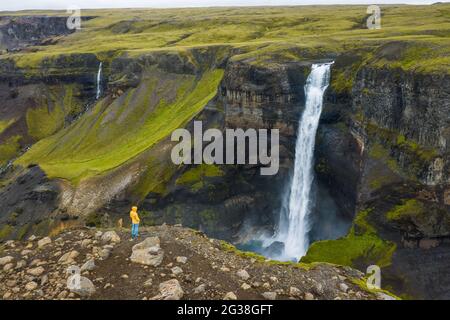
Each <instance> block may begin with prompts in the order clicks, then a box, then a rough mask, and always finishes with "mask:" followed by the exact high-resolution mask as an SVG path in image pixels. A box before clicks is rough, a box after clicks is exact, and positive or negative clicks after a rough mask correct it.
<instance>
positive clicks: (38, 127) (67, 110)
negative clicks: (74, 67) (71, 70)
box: [26, 85, 81, 141]
mask: <svg viewBox="0 0 450 320" xmlns="http://www.w3.org/2000/svg"><path fill="white" fill-rule="evenodd" d="M74 90H76V88H75V85H65V86H63V87H62V88H61V87H60V86H55V87H52V86H45V87H44V88H43V92H42V94H41V95H40V96H39V97H38V98H37V99H36V100H37V101H35V103H36V104H37V107H34V108H29V109H28V110H27V113H26V123H27V127H28V134H29V135H30V136H31V137H32V138H33V139H34V140H36V141H37V140H41V139H43V138H46V137H48V136H50V135H52V134H54V133H55V132H57V131H58V130H60V129H61V128H63V127H64V124H65V121H66V117H67V116H69V115H73V114H76V113H78V112H80V110H81V102H80V101H79V100H78V99H76V98H74V94H73V93H74V92H73V91H74Z"/></svg>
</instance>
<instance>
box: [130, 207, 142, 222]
mask: <svg viewBox="0 0 450 320" xmlns="http://www.w3.org/2000/svg"><path fill="white" fill-rule="evenodd" d="M130 218H131V222H132V223H135V224H136V223H139V222H140V221H141V219H139V216H138V213H137V207H133V208H131V211H130Z"/></svg>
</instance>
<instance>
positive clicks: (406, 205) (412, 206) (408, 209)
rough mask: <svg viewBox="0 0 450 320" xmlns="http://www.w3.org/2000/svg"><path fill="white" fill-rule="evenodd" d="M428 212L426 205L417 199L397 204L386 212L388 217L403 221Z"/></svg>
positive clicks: (391, 219) (392, 219)
mask: <svg viewBox="0 0 450 320" xmlns="http://www.w3.org/2000/svg"><path fill="white" fill-rule="evenodd" d="M424 214H426V208H425V205H424V204H423V203H422V202H421V201H419V200H417V199H409V200H406V201H404V202H403V204H400V205H397V206H395V207H394V208H393V209H392V210H390V211H388V212H387V213H386V218H387V219H388V220H390V221H401V220H405V219H414V218H417V217H420V216H423V215H424Z"/></svg>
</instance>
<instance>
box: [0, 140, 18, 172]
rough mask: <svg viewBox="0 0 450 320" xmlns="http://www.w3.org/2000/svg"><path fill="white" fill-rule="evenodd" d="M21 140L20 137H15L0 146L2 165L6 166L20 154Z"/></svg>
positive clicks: (0, 161) (0, 162)
mask: <svg viewBox="0 0 450 320" xmlns="http://www.w3.org/2000/svg"><path fill="white" fill-rule="evenodd" d="M20 139H21V137H20V136H13V137H10V138H9V139H7V140H6V141H5V142H3V143H2V144H0V165H4V164H5V163H7V162H8V161H9V160H11V159H12V158H14V157H15V156H16V155H17V154H18V153H19V150H20V143H19V142H20Z"/></svg>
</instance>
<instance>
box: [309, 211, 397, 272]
mask: <svg viewBox="0 0 450 320" xmlns="http://www.w3.org/2000/svg"><path fill="white" fill-rule="evenodd" d="M370 212H371V211H370V210H364V211H361V212H360V213H359V214H358V215H357V216H356V218H355V221H354V224H353V227H352V228H351V230H350V232H349V234H348V235H347V236H345V237H343V238H340V239H337V240H325V241H318V242H315V243H313V244H312V245H311V247H310V248H309V250H308V252H307V254H306V255H305V256H304V257H303V258H302V259H301V262H304V263H311V262H329V263H334V264H339V265H347V266H352V267H356V266H359V265H361V264H363V265H370V264H376V265H378V266H380V267H385V266H388V265H390V264H391V258H392V254H393V253H394V251H395V250H396V245H395V244H394V243H392V242H390V241H386V240H383V239H381V238H380V237H379V236H378V234H377V232H376V230H375V228H374V227H373V226H372V225H371V224H370V223H369V222H368V220H367V218H368V215H369V214H370Z"/></svg>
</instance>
